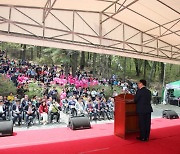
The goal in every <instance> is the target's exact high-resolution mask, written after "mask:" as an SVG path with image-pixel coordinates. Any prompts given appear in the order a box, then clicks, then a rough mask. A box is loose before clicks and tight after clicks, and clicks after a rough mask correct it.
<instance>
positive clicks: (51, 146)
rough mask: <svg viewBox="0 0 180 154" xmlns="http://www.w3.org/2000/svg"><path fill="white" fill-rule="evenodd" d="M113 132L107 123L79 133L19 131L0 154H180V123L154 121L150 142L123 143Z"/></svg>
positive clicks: (3, 141) (2, 143) (1, 145)
mask: <svg viewBox="0 0 180 154" xmlns="http://www.w3.org/2000/svg"><path fill="white" fill-rule="evenodd" d="M113 129H114V127H113V123H107V124H96V125H92V129H84V130H76V131H73V130H71V129H69V128H52V129H42V130H27V131H17V132H14V136H9V137H1V138H0V154H10V153H11V154H12V153H13V154H35V153H38V154H51V153H58V154H59V153H62V154H77V153H81V154H82V153H102V154H105V153H108V154H110V153H113V154H116V153H117V154H118V153H122V154H123V153H125V154H128V153H138V154H141V153H142V154H144V153H146V154H152V153H153V154H156V153H158V154H160V153H163V154H169V153H172V154H180V119H175V120H169V119H162V118H158V119H152V131H151V137H150V141H149V142H140V141H137V140H136V139H135V137H136V135H130V136H129V137H128V138H127V139H126V140H124V139H121V138H119V137H116V136H114V135H113Z"/></svg>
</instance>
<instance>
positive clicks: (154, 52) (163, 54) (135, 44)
mask: <svg viewBox="0 0 180 154" xmlns="http://www.w3.org/2000/svg"><path fill="white" fill-rule="evenodd" d="M137 1H138V0H134V1H132V2H131V3H129V4H126V2H127V0H124V1H123V2H122V4H120V3H119V0H116V1H107V2H112V3H111V4H110V5H109V6H108V7H106V8H105V9H104V10H102V11H101V12H94V11H84V10H66V9H54V8H53V6H54V4H55V2H56V0H54V1H53V2H52V1H51V0H47V3H46V5H45V6H44V8H40V7H27V6H26V7H25V6H10V5H1V4H0V8H1V7H5V8H8V9H9V18H4V17H2V16H1V15H0V25H2V24H7V25H8V27H7V31H3V30H0V40H2V41H4V40H3V38H2V37H3V36H5V37H12V38H14V37H16V38H27V39H31V40H41V41H46V42H49V43H50V42H51V43H61V44H64V45H70V44H71V45H73V46H77V48H78V49H79V47H80V49H81V50H86V49H88V50H91V51H92V50H94V49H97V50H98V52H99V51H100V52H101V53H105V54H109V53H114V54H116V55H122V56H127V57H128V56H132V55H136V56H133V57H136V58H140V59H141V58H142V59H147V60H155V61H162V62H169V63H175V64H180V47H179V44H178V45H175V46H173V45H171V44H169V43H167V42H165V41H162V40H161V39H160V38H161V37H164V36H166V35H171V34H175V35H177V36H179V34H177V32H179V30H178V31H171V28H172V27H173V26H172V27H170V28H166V32H164V33H162V34H161V32H160V33H159V34H160V35H159V36H153V35H151V34H150V33H149V32H150V31H151V30H153V29H156V28H159V31H161V28H164V27H165V25H166V24H168V23H170V22H168V23H165V24H163V25H158V26H157V27H155V28H153V29H150V30H147V31H145V32H143V31H141V30H139V29H137V28H134V27H133V26H131V25H128V24H126V23H124V22H122V21H120V20H118V19H116V18H115V15H116V14H118V13H121V11H123V10H124V9H129V8H128V7H129V6H130V5H133V4H134V3H135V2H137ZM21 8H27V9H31V10H32V11H33V9H36V10H39V11H43V18H42V23H39V21H36V20H35V19H33V18H32V17H31V16H29V15H27V14H26V13H24V12H22V11H21ZM110 8H114V12H111V14H110V13H109V12H108V9H110ZM12 10H16V11H18V12H19V13H21V14H22V15H24V16H26V17H27V18H28V19H30V20H31V21H32V23H25V22H20V21H14V20H12V16H13V14H12V13H11V12H12ZM53 10H56V11H58V12H59V13H61V14H63V12H67V11H68V12H70V13H71V14H72V19H73V20H72V27H69V25H67V24H66V23H64V22H63V21H61V19H60V18H58V17H57V16H56V14H54V13H53ZM84 13H86V14H95V15H96V16H98V17H99V21H98V22H97V24H98V25H99V31H97V30H95V29H94V28H93V27H92V26H91V24H90V23H88V19H87V18H85V17H83V16H82V15H83V14H84ZM49 16H51V17H53V18H54V19H55V20H56V21H57V22H58V23H59V24H61V25H62V26H64V28H65V29H61V28H58V27H57V28H54V27H50V26H48V25H47V24H46V20H47V18H48V17H49ZM77 18H79V19H80V20H81V22H82V23H83V24H84V25H86V27H87V28H88V29H89V31H90V32H89V33H88V32H80V31H77V30H76V28H77V25H78V23H77V21H76V19H77ZM108 20H111V21H112V22H117V23H118V24H117V25H116V26H115V27H112V28H111V29H110V30H109V31H107V32H103V29H104V28H105V27H106V26H107V25H106V24H108V23H107V22H108ZM148 20H150V19H148ZM179 21H180V19H176V20H174V21H171V22H175V24H177V23H178V22H179ZM12 25H13V26H16V27H18V28H19V29H21V30H23V31H24V33H18V32H13V31H12V30H11V26H12ZM31 27H35V28H38V29H39V31H42V35H38V34H37V33H34V32H32V31H31ZM120 28H121V30H119V29H120ZM126 29H130V30H132V31H134V34H132V35H131V36H127V34H126V31H127V30H126ZM47 30H48V31H55V32H57V35H53V36H50V37H47V35H46V31H47ZM120 31H121V33H122V34H123V37H122V39H120V38H118V39H117V38H114V37H113V36H109V35H110V34H111V33H114V32H115V33H116V32H117V33H118V32H120ZM168 32H169V33H168ZM65 36H70V37H69V38H68V39H67V38H65ZM147 38H149V39H147ZM132 40H133V41H132ZM17 42H18V41H17ZM106 42H108V43H106ZM22 43H23V42H22ZM152 43H153V44H155V45H152ZM29 44H30V43H29ZM34 44H35V43H34ZM34 44H33V45H34ZM161 44H163V45H161ZM46 46H48V44H46ZM49 46H50V45H49ZM62 48H63V47H62ZM75 49H76V48H75ZM103 51H104V52H103ZM106 51H108V52H109V53H106ZM95 52H96V51H95Z"/></svg>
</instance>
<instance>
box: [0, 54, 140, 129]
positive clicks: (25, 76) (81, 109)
mask: <svg viewBox="0 0 180 154" xmlns="http://www.w3.org/2000/svg"><path fill="white" fill-rule="evenodd" d="M0 58H1V63H0V64H1V65H0V73H1V74H3V75H4V76H6V77H7V78H9V79H10V80H11V81H12V82H13V83H14V85H15V86H16V87H17V95H14V94H13V93H10V94H9V95H8V96H1V94H0V120H13V124H14V125H22V124H26V125H27V127H29V126H31V125H32V124H34V123H35V121H38V122H39V123H42V124H44V125H46V124H47V123H53V122H60V121H61V120H60V113H61V112H64V113H65V114H68V115H70V116H77V115H86V116H88V117H89V118H90V120H102V119H113V117H114V97H115V96H117V95H118V92H116V90H114V93H113V95H112V96H111V97H108V98H107V96H106V94H105V91H104V89H102V90H98V89H95V88H93V89H92V90H90V88H89V87H90V86H91V87H93V86H96V85H99V84H103V85H111V86H112V85H118V86H121V87H122V89H123V90H124V91H126V92H128V93H133V92H134V91H135V89H136V88H137V86H136V84H133V83H128V82H121V81H118V80H117V79H116V77H115V75H113V76H112V78H111V79H102V80H98V79H97V78H93V77H92V76H91V75H90V74H88V73H87V72H81V71H77V72H76V76H75V77H73V76H72V75H71V74H70V73H69V74H68V75H67V76H66V75H65V73H64V69H63V67H62V68H61V69H58V67H57V66H54V65H53V66H52V67H48V66H47V65H44V66H40V65H37V64H32V63H30V62H27V61H23V60H19V61H15V60H10V59H7V58H4V52H0ZM32 82H38V83H39V85H40V86H41V87H43V94H42V96H41V97H38V96H36V95H35V96H33V98H29V96H28V95H26V94H25V93H26V92H27V91H28V85H29V83H32ZM57 86H60V87H62V88H63V90H62V91H61V92H60V93H59V92H58V90H57V88H56V87H57ZM129 87H131V88H129Z"/></svg>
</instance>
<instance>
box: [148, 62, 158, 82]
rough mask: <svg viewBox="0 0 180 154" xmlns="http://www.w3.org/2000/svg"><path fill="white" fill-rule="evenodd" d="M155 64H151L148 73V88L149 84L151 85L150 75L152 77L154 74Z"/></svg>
mask: <svg viewBox="0 0 180 154" xmlns="http://www.w3.org/2000/svg"><path fill="white" fill-rule="evenodd" d="M155 64H156V62H153V64H152V67H151V71H150V73H149V78H148V86H149V85H150V83H151V79H152V75H153V72H154V67H155Z"/></svg>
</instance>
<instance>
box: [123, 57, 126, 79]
mask: <svg viewBox="0 0 180 154" xmlns="http://www.w3.org/2000/svg"><path fill="white" fill-rule="evenodd" d="M126 60H127V58H126V57H124V63H123V81H125V79H126Z"/></svg>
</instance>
